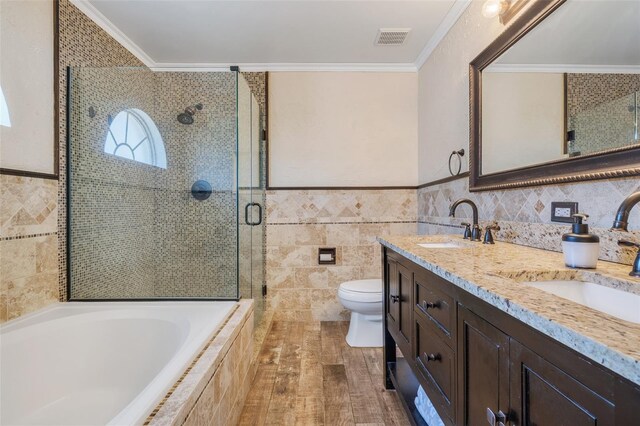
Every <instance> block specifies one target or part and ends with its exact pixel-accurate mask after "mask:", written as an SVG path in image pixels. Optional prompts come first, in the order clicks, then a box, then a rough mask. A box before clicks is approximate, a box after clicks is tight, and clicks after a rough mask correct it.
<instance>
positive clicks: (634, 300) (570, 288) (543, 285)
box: [524, 280, 640, 324]
mask: <svg viewBox="0 0 640 426" xmlns="http://www.w3.org/2000/svg"><path fill="white" fill-rule="evenodd" d="M524 284H526V285H529V286H532V287H536V288H539V289H541V290H544V291H546V292H548V293H551V294H555V295H556V296H560V297H563V298H565V299H569V300H572V301H574V302H576V303H579V304H581V305H584V306H587V307H589V308H592V309H596V310H598V311H601V312H604V313H606V314H609V315H611V316H614V317H616V318H620V319H623V320H625V321H630V322H634V323H636V324H640V295H638V294H634V293H629V292H627V291H622V290H618V289H615V288H610V287H607V286H604V285H600V284H596V283H592V282H585V281H563V280H558V281H534V282H525V283H524Z"/></svg>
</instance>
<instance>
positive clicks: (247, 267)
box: [237, 73, 265, 321]
mask: <svg viewBox="0 0 640 426" xmlns="http://www.w3.org/2000/svg"><path fill="white" fill-rule="evenodd" d="M237 75H238V84H237V88H238V97H237V99H238V100H237V105H238V112H237V117H238V158H237V160H238V215H239V218H238V241H239V245H238V251H239V252H238V272H239V275H238V278H239V284H240V295H241V297H243V298H253V299H254V303H255V320H256V321H259V319H260V318H261V316H262V312H263V308H264V303H263V295H262V286H263V282H264V262H263V259H264V256H263V241H264V220H263V218H264V207H263V206H264V198H265V192H264V187H263V184H262V183H263V179H262V178H261V152H262V151H261V149H260V146H261V143H260V142H261V135H262V130H261V129H262V126H261V119H260V117H261V114H260V106H259V104H258V102H257V100H256V98H255V97H254V96H253V94H252V93H251V90H250V88H249V85H248V84H247V82H246V80H245V79H244V77H242V75H241V74H239V73H238V74H237Z"/></svg>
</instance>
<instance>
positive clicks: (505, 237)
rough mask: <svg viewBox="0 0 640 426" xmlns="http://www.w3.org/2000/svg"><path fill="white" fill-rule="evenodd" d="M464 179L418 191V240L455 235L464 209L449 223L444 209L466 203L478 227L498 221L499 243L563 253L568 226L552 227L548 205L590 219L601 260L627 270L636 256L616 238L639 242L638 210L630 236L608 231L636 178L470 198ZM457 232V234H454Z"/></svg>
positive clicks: (638, 187)
mask: <svg viewBox="0 0 640 426" xmlns="http://www.w3.org/2000/svg"><path fill="white" fill-rule="evenodd" d="M468 188H469V185H468V180H467V179H459V180H456V181H453V182H448V183H445V184H441V185H436V186H431V187H428V188H421V189H420V190H418V212H419V213H418V221H419V227H418V228H419V232H420V233H423V234H437V233H455V232H458V231H457V230H455V229H453V228H452V227H451V225H458V224H459V223H460V222H461V221H464V220H466V219H468V218H470V217H471V210H470V209H469V208H468V207H467V206H460V207H459V208H458V211H457V212H456V216H457V217H456V218H453V219H452V218H449V217H448V216H449V205H450V204H451V203H452V202H453V201H455V200H457V199H460V198H470V199H471V200H473V201H474V202H475V203H476V204H477V205H478V210H479V217H480V221H481V222H483V223H484V224H486V223H490V222H493V221H497V222H498V224H499V225H500V227H501V228H502V229H501V230H500V231H498V232H495V233H494V237H495V238H496V240H498V241H505V242H511V243H515V244H519V245H526V246H532V247H537V248H542V249H546V250H553V251H562V246H561V237H562V234H564V233H566V232H569V229H570V224H562V223H552V222H551V202H552V201H576V202H578V203H579V210H580V211H581V212H585V213H587V214H589V216H590V217H589V220H588V221H587V222H588V223H589V225H590V228H591V230H592V231H593V232H594V233H596V234H597V235H599V236H600V259H603V260H608V261H611V262H617V263H623V264H628V265H630V264H631V263H633V260H634V258H635V251H634V250H631V249H628V248H621V247H619V246H618V244H617V242H618V240H619V239H621V238H627V239H633V240H638V241H640V206H638V207H636V208H634V210H633V211H632V213H631V219H630V224H631V225H630V230H631V232H630V233H627V232H620V231H612V230H611V229H610V228H611V225H612V224H613V219H614V217H615V213H616V211H617V209H618V206H619V205H620V203H621V202H622V200H624V199H625V198H626V197H627V196H628V195H629V194H631V193H633V192H635V191H640V180H638V179H637V178H630V179H615V180H599V181H591V182H580V183H571V184H563V185H554V186H540V187H532V188H521V189H511V190H503V191H486V192H475V193H470V192H469V189H468ZM459 232H460V233H461V232H462V231H461V230H460V231H459Z"/></svg>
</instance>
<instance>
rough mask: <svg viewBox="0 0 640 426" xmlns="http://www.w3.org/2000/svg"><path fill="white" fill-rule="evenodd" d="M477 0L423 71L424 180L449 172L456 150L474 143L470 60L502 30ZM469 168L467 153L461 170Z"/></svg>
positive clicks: (420, 125) (420, 144)
mask: <svg viewBox="0 0 640 426" xmlns="http://www.w3.org/2000/svg"><path fill="white" fill-rule="evenodd" d="M482 4H483V2H482V1H480V0H474V1H473V2H472V3H471V5H469V7H468V8H467V10H466V11H465V12H464V13H463V14H462V16H461V17H460V19H458V21H457V22H456V24H455V25H454V26H453V28H451V30H450V31H449V33H448V34H447V35H446V36H445V38H444V39H443V40H442V41H441V42H440V44H439V45H438V47H437V48H436V49H435V50H434V51H433V53H432V54H431V56H430V57H429V59H428V60H427V62H426V63H425V64H424V65H423V66H422V68H421V69H420V71H419V73H418V92H419V95H418V158H419V180H420V183H425V182H430V181H432V180H435V179H440V178H443V177H447V176H449V168H448V158H449V154H451V151H453V150H457V149H460V148H464V149H465V150H467V151H468V147H469V62H471V61H472V60H473V58H475V57H476V56H477V55H478V54H479V53H480V52H481V51H482V50H483V49H484V48H485V47H486V46H487V45H489V43H491V41H493V39H494V38H495V36H496V35H498V34H499V33H500V32H501V31H502V29H503V28H504V26H503V25H501V24H500V22H499V21H498V18H493V19H487V18H484V17H483V16H482V13H481V10H482ZM466 170H468V154H467V155H466V156H465V158H464V161H463V168H462V171H466Z"/></svg>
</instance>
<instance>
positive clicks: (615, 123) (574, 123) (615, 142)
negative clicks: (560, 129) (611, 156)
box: [567, 74, 640, 153]
mask: <svg viewBox="0 0 640 426" xmlns="http://www.w3.org/2000/svg"><path fill="white" fill-rule="evenodd" d="M637 91H640V74H567V114H568V123H567V125H568V129H569V130H575V132H576V140H575V142H574V144H573V147H572V149H571V151H573V152H575V151H579V152H581V153H592V152H598V151H602V150H605V149H611V148H617V147H622V146H627V145H630V144H631V143H633V141H634V129H635V111H634V110H633V109H632V108H633V107H634V106H635V101H634V97H633V94H634V93H635V92H637Z"/></svg>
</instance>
